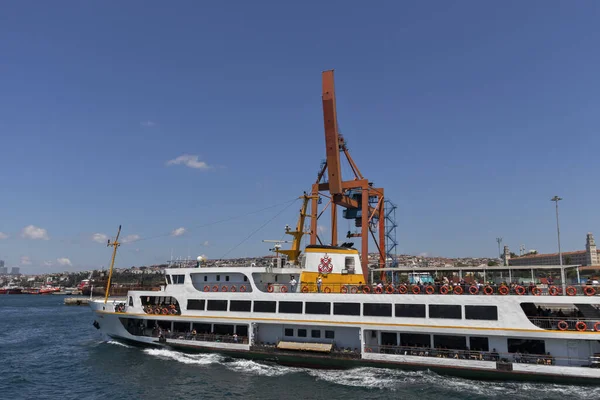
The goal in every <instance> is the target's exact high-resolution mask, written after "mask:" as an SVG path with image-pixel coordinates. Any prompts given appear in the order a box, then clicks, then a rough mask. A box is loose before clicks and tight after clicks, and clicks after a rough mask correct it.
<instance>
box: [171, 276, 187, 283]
mask: <svg viewBox="0 0 600 400" xmlns="http://www.w3.org/2000/svg"><path fill="white" fill-rule="evenodd" d="M184 280H185V275H173V284H174V285H181V284H183V282H184Z"/></svg>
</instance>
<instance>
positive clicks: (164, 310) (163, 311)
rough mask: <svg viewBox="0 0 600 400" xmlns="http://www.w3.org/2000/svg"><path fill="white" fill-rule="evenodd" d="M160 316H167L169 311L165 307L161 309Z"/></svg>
mask: <svg viewBox="0 0 600 400" xmlns="http://www.w3.org/2000/svg"><path fill="white" fill-rule="evenodd" d="M162 314H163V315H167V314H169V310H167V308H166V307H165V308H163V309H162Z"/></svg>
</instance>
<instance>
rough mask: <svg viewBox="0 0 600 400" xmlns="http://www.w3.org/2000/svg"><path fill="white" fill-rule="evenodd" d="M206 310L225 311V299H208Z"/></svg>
mask: <svg viewBox="0 0 600 400" xmlns="http://www.w3.org/2000/svg"><path fill="white" fill-rule="evenodd" d="M206 309H207V310H208V311H227V300H208V305H207V307H206Z"/></svg>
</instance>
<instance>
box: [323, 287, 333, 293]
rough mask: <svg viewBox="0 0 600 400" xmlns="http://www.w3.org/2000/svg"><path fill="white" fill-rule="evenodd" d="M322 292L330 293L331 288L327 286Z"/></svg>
mask: <svg viewBox="0 0 600 400" xmlns="http://www.w3.org/2000/svg"><path fill="white" fill-rule="evenodd" d="M323 292H325V293H331V288H330V287H329V286H325V289H323Z"/></svg>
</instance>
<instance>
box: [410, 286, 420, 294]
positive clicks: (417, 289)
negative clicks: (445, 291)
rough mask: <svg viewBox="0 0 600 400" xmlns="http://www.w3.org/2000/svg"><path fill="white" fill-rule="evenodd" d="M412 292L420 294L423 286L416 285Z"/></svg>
mask: <svg viewBox="0 0 600 400" xmlns="http://www.w3.org/2000/svg"><path fill="white" fill-rule="evenodd" d="M412 292H413V294H419V293H421V288H420V287H418V286H417V285H414V286H413V287H412Z"/></svg>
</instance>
